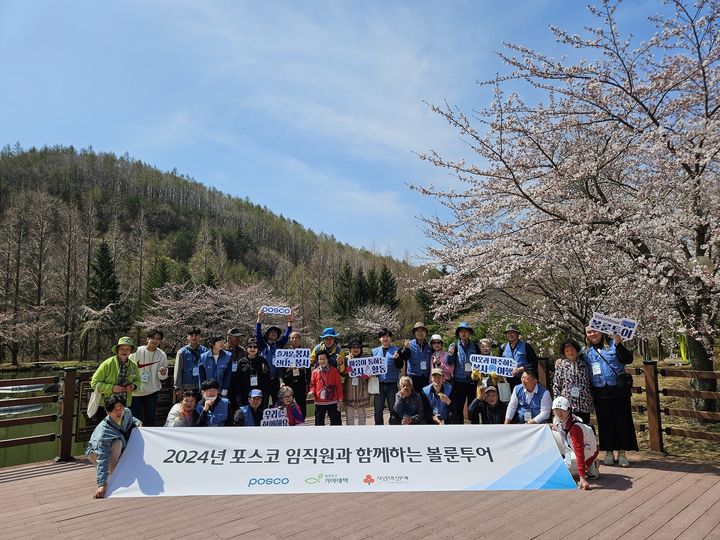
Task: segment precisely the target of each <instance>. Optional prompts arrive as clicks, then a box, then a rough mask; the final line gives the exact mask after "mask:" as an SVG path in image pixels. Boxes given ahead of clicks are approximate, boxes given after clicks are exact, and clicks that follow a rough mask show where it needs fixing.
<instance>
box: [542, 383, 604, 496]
mask: <svg viewBox="0 0 720 540" xmlns="http://www.w3.org/2000/svg"><path fill="white" fill-rule="evenodd" d="M552 409H553V414H554V415H555V419H554V420H553V425H552V426H551V428H552V430H553V434H554V435H555V442H557V443H558V448H559V449H560V453H561V454H562V455H563V457H564V461H565V465H567V467H568V470H569V471H570V474H572V475H573V476H578V477H579V479H580V482H579V485H578V488H580V489H590V484H589V483H588V480H587V479H588V478H598V477H599V476H600V471H599V470H598V465H597V457H598V454H599V453H600V450H599V449H598V447H597V438H596V437H595V433H594V432H593V430H592V428H591V427H590V426H588V425H586V424H583V422H582V420H580V418H578V417H577V416H575V415H574V414H572V413H571V412H570V402H569V401H568V399H567V398H565V397H563V396H558V397H556V398H555V400H554V401H553V403H552ZM578 457H579V458H580V459H578Z"/></svg>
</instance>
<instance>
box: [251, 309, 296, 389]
mask: <svg viewBox="0 0 720 540" xmlns="http://www.w3.org/2000/svg"><path fill="white" fill-rule="evenodd" d="M264 320H265V313H264V312H263V310H262V309H260V310H259V311H258V318H257V323H255V339H256V340H257V344H258V347H260V356H262V357H263V358H264V359H265V360H266V361H267V364H268V367H269V368H270V382H271V389H270V394H271V395H273V396H276V395H277V392H278V390H280V375H279V373H278V368H277V367H275V351H277V350H278V349H282V348H283V347H285V344H286V343H287V342H288V338H289V337H290V333H291V332H292V325H293V322H294V321H295V314H294V313H293V312H292V310H290V313H288V317H287V326H286V327H285V333H284V334H283V332H282V330H280V327H278V326H270V327H269V328H267V329H266V330H265V333H263V331H262V323H263V321H264ZM280 334H282V337H280Z"/></svg>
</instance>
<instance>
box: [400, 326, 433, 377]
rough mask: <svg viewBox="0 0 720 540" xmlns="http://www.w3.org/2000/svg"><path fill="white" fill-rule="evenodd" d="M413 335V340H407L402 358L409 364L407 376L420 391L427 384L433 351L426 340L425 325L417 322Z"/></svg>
mask: <svg viewBox="0 0 720 540" xmlns="http://www.w3.org/2000/svg"><path fill="white" fill-rule="evenodd" d="M412 334H413V339H412V340H408V339H406V340H405V343H404V347H403V348H402V350H401V351H400V358H402V360H403V361H404V362H407V374H408V375H409V376H410V378H411V379H412V382H413V387H414V388H417V389H418V390H420V389H421V388H423V387H424V386H425V385H426V383H427V380H428V375H429V374H430V357H431V356H432V353H433V351H432V348H431V347H430V344H429V343H428V342H427V339H426V338H427V334H428V329H427V327H426V326H425V324H424V323H422V322H416V323H415V326H413V329H412Z"/></svg>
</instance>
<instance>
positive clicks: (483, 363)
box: [470, 354, 517, 377]
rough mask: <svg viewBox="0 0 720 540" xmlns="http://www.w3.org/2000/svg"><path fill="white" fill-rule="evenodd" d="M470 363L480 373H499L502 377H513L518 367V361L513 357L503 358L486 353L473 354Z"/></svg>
mask: <svg viewBox="0 0 720 540" xmlns="http://www.w3.org/2000/svg"><path fill="white" fill-rule="evenodd" d="M470 363H471V364H472V368H473V369H476V370H478V371H479V372H480V373H485V374H486V375H487V374H489V373H493V372H494V373H497V374H498V375H500V376H501V377H512V376H513V370H514V369H515V368H516V367H517V362H516V361H515V360H514V359H512V358H503V357H501V356H486V355H484V354H471V355H470Z"/></svg>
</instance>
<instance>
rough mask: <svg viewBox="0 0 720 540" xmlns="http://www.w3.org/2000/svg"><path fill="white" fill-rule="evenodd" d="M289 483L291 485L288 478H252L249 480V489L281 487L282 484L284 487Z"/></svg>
mask: <svg viewBox="0 0 720 540" xmlns="http://www.w3.org/2000/svg"><path fill="white" fill-rule="evenodd" d="M289 483H290V479H289V478H287V477H284V478H278V477H275V478H272V477H267V478H251V479H250V480H248V487H251V486H272V485H275V486H277V485H281V484H282V485H284V484H289Z"/></svg>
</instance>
